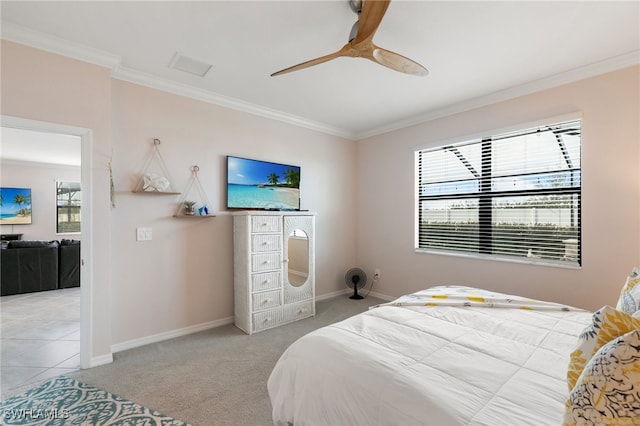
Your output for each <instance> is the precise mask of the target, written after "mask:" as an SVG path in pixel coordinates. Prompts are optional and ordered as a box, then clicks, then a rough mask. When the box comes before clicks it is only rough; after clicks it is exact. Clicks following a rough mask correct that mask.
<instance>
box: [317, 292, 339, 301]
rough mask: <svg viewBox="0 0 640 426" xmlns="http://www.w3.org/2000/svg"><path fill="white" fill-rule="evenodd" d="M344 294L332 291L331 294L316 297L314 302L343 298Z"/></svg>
mask: <svg viewBox="0 0 640 426" xmlns="http://www.w3.org/2000/svg"><path fill="white" fill-rule="evenodd" d="M344 294H345V291H344V290H338V291H333V292H331V293H325V294H323V295H321V296H317V295H316V302H320V301H322V300H327V299H333V298H334V297H339V296H343V295H344Z"/></svg>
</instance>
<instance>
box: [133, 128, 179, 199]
mask: <svg viewBox="0 0 640 426" xmlns="http://www.w3.org/2000/svg"><path fill="white" fill-rule="evenodd" d="M133 192H136V193H144V194H179V192H176V191H175V189H174V185H173V179H172V178H171V174H170V173H169V169H168V168H167V165H166V163H165V162H164V159H163V158H162V154H160V139H157V138H156V139H154V140H153V152H152V153H151V155H150V156H149V158H148V159H147V162H146V163H145V165H144V167H143V169H142V173H141V175H140V179H139V180H138V184H137V185H136V187H135V189H134V190H133Z"/></svg>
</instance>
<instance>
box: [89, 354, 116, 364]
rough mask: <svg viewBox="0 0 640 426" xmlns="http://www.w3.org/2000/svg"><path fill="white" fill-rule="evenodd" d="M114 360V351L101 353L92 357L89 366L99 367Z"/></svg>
mask: <svg viewBox="0 0 640 426" xmlns="http://www.w3.org/2000/svg"><path fill="white" fill-rule="evenodd" d="M112 362H113V353H110V354H105V355H100V356H96V357H93V358H91V361H90V365H89V367H88V368H93V367H99V366H101V365H105V364H111V363H112Z"/></svg>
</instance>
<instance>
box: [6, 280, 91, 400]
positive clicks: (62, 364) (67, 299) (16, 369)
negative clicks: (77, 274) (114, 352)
mask: <svg viewBox="0 0 640 426" xmlns="http://www.w3.org/2000/svg"><path fill="white" fill-rule="evenodd" d="M0 338H1V341H2V342H1V343H2V346H1V348H0V391H1V394H2V395H1V398H0V399H1V400H5V399H6V398H7V397H9V396H12V395H16V394H19V393H21V392H23V391H25V390H27V389H29V388H31V387H33V386H34V385H36V384H37V383H39V382H42V381H44V380H48V379H50V378H52V377H55V376H59V375H61V374H65V373H68V372H71V371H75V370H78V369H79V368H80V288H79V287H76V288H68V289H61V290H50V291H42V292H37V293H28V294H17V295H13V296H3V297H0Z"/></svg>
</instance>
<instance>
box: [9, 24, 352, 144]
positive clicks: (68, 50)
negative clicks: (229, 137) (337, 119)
mask: <svg viewBox="0 0 640 426" xmlns="http://www.w3.org/2000/svg"><path fill="white" fill-rule="evenodd" d="M2 38H3V39H5V40H8V41H12V42H15V43H19V44H23V45H26V46H29V47H33V48H36V49H41V50H45V51H47V52H51V53H55V54H58V55H61V56H66V57H70V58H73V59H77V60H80V61H83V62H89V63H92V64H94V65H99V66H102V67H106V68H109V69H111V77H112V78H115V79H117V80H123V81H128V82H130V83H134V84H139V85H142V86H146V87H150V88H153V89H157V90H161V91H165V92H169V93H173V94H176V95H180V96H185V97H188V98H192V99H196V100H200V101H203V102H208V103H211V104H215V105H219V106H223V107H226V108H230V109H234V110H237V111H242V112H246V113H249V114H253V115H257V116H260V117H264V118H269V119H273V120H277V121H281V122H284V123H287V124H292V125H294V126H297V127H302V128H306V129H310V130H314V131H317V132H321V133H326V134H329V135H333V136H338V137H341V138H345V139H353V134H351V133H350V132H348V131H346V130H344V129H339V128H337V127H332V126H328V125H326V124H323V123H319V122H316V121H312V120H307V119H305V118H302V117H298V116H295V115H291V114H286V113H283V112H281V111H276V110H273V109H270V108H265V107H262V106H260V105H256V104H252V103H249V102H245V101H242V100H239V99H235V98H231V97H228V96H223V95H220V94H217V93H214V92H211V91H206V90H203V89H199V88H196V87H193V86H188V85H183V84H179V83H175V82H172V81H168V80H166V79H162V78H159V77H156V76H153V75H150V74H146V73H143V72H139V71H136V70H133V69H129V68H127V67H124V66H122V65H121V62H122V58H121V57H120V56H118V55H114V54H111V53H108V52H104V51H100V50H97V49H93V48H90V47H87V46H85V45H82V44H79V43H73V42H70V41H68V40H65V39H62V38H58V37H55V36H51V35H48V34H44V33H41V32H37V31H33V30H31V29H29V28H26V27H22V26H19V25H16V24H12V23H10V22H7V23H3V24H2Z"/></svg>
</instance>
